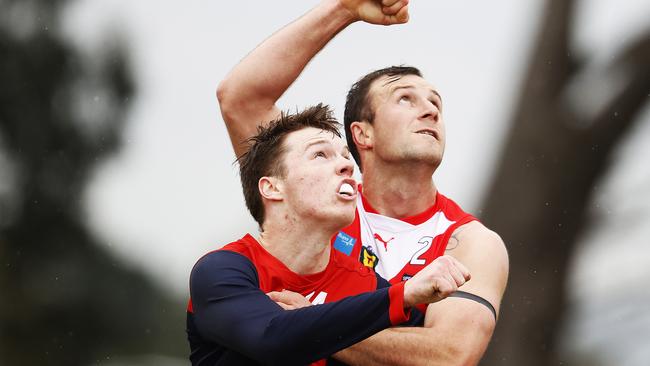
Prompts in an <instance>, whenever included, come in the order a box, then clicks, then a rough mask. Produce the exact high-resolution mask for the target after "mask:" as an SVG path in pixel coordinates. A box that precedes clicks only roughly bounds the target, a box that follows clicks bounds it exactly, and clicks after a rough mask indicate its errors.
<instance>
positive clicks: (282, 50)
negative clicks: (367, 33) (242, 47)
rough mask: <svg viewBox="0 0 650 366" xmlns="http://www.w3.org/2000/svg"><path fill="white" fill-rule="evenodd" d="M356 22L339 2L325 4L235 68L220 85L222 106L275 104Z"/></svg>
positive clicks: (314, 9)
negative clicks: (311, 64)
mask: <svg viewBox="0 0 650 366" xmlns="http://www.w3.org/2000/svg"><path fill="white" fill-rule="evenodd" d="M353 21H354V19H353V16H352V14H351V13H350V12H349V11H347V10H346V9H344V8H343V7H341V6H340V5H339V3H338V1H335V0H329V1H323V2H321V3H320V4H319V5H318V6H317V7H315V8H313V9H312V10H310V11H309V12H308V13H307V14H305V15H304V16H302V17H301V18H299V19H298V20H296V21H294V22H293V23H291V24H289V25H287V26H286V27H284V28H282V29H280V30H279V31H277V32H276V33H274V34H273V35H272V36H270V37H269V38H268V39H266V40H265V41H264V42H262V43H261V44H260V45H259V46H258V47H257V48H255V49H254V50H253V51H252V52H251V53H250V54H248V55H247V56H246V57H245V58H244V59H243V60H242V61H241V62H240V63H239V64H238V65H236V66H235V67H234V68H233V69H232V71H231V72H230V73H229V74H228V76H227V77H226V79H225V80H224V81H223V82H222V83H221V85H220V86H219V92H218V94H219V98H220V101H221V103H222V104H223V103H227V102H236V101H246V102H250V101H252V100H254V101H255V102H256V103H257V102H266V103H269V104H271V105H272V104H274V103H275V101H276V100H277V99H279V98H280V96H282V94H283V93H284V92H285V91H286V90H287V89H288V88H289V86H290V85H291V84H292V83H293V82H294V81H295V80H296V78H297V77H298V76H299V75H300V73H301V72H302V70H303V69H304V68H305V66H306V65H307V63H308V62H309V61H310V60H311V59H312V58H313V57H314V56H315V55H316V54H317V53H318V52H319V51H320V50H321V49H322V48H323V47H324V46H325V45H326V44H327V43H328V42H329V41H330V40H331V39H332V38H333V37H334V36H335V35H336V34H337V33H338V32H339V31H341V30H342V29H343V28H345V27H346V26H347V25H349V24H350V23H352V22H353ZM233 99H236V100H233Z"/></svg>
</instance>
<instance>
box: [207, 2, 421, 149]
mask: <svg viewBox="0 0 650 366" xmlns="http://www.w3.org/2000/svg"><path fill="white" fill-rule="evenodd" d="M382 3H383V4H382ZM407 4H408V0H383V1H376V0H323V1H322V2H321V3H320V4H319V5H317V6H316V7H315V8H313V9H312V10H310V11H309V12H308V13H307V14H305V15H303V16H302V17H301V18H299V19H298V20H296V21H294V22H293V23H291V24H289V25H287V26H286V27H284V28H282V29H280V30H279V31H277V32H276V33H274V34H273V35H271V36H270V37H269V38H267V39H266V40H265V41H264V42H262V43H261V44H260V45H259V46H257V48H255V49H254V50H253V51H252V52H251V53H249V54H248V55H247V56H246V57H244V59H243V60H241V61H240V62H239V63H238V64H237V65H236V66H235V67H234V68H233V69H232V70H231V71H230V73H229V74H228V75H227V76H226V78H225V79H224V80H223V81H222V82H221V83H220V84H219V87H218V88H217V98H218V100H219V106H220V108H221V115H222V116H223V120H224V122H225V123H226V127H227V129H228V134H229V135H230V141H231V142H232V145H233V148H234V150H235V154H236V155H237V156H240V155H241V154H242V153H244V152H245V151H246V145H245V144H244V142H245V141H246V139H248V138H249V137H251V136H253V135H255V134H256V130H257V126H258V125H259V124H260V123H264V122H268V121H271V120H273V119H275V118H277V117H278V116H279V114H280V109H279V108H278V107H277V106H276V105H275V103H276V101H277V100H278V99H279V98H280V96H282V94H283V93H284V92H285V91H286V90H287V89H288V88H289V86H291V84H292V83H293V82H294V81H295V80H296V78H297V77H298V76H299V75H300V73H301V72H302V70H303V69H304V68H305V66H306V65H307V63H308V62H309V61H310V60H311V59H312V58H313V57H314V56H315V55H316V54H317V53H318V52H319V51H320V50H321V49H322V48H323V47H325V45H326V44H327V43H328V42H329V41H330V40H331V39H332V38H334V36H335V35H336V34H337V33H338V32H340V31H341V30H342V29H344V28H345V27H347V26H348V25H350V24H352V23H353V22H355V21H358V20H362V21H365V22H368V23H373V24H383V25H390V24H397V23H405V22H406V21H407V20H408V6H407Z"/></svg>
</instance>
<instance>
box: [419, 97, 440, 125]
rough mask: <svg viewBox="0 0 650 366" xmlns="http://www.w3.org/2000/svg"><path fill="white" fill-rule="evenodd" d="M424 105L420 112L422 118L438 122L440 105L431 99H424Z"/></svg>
mask: <svg viewBox="0 0 650 366" xmlns="http://www.w3.org/2000/svg"><path fill="white" fill-rule="evenodd" d="M422 105H423V107H422V112H421V113H420V119H422V120H430V121H433V122H434V123H438V122H439V121H440V110H438V107H437V106H436V105H435V104H433V103H431V101H429V100H424V101H422Z"/></svg>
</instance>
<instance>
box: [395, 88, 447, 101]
mask: <svg viewBox="0 0 650 366" xmlns="http://www.w3.org/2000/svg"><path fill="white" fill-rule="evenodd" d="M400 89H415V87H414V86H413V85H399V86H396V87H393V88H390V89H389V91H390V94H391V95H392V94H393V93H395V92H396V91H398V90H400ZM429 91H430V92H431V93H433V94H434V95H436V96H437V97H438V99H440V103H442V96H441V95H440V93H438V91H436V90H435V89H429Z"/></svg>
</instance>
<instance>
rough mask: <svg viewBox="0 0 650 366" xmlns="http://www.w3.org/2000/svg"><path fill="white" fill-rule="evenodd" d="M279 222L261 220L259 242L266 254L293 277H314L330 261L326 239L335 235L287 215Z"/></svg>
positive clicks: (332, 232)
mask: <svg viewBox="0 0 650 366" xmlns="http://www.w3.org/2000/svg"><path fill="white" fill-rule="evenodd" d="M275 217H281V218H282V219H280V220H275V221H273V220H269V219H267V220H265V223H264V231H263V232H261V233H260V238H259V240H258V241H259V242H260V244H261V245H262V246H263V247H264V249H266V250H267V251H268V252H269V253H271V254H272V255H273V256H274V257H275V258H277V259H278V260H280V261H281V262H282V263H284V265H285V266H287V268H289V269H290V270H291V271H293V272H294V273H297V274H301V275H305V274H312V273H318V272H321V271H323V270H325V268H326V267H327V264H328V263H329V259H330V239H331V238H332V236H333V235H334V233H335V231H331V230H326V229H324V228H323V227H322V226H323V225H320V227H319V225H309V224H306V223H305V222H304V221H303V222H301V221H297V220H293V219H291V217H290V216H287V215H275Z"/></svg>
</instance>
